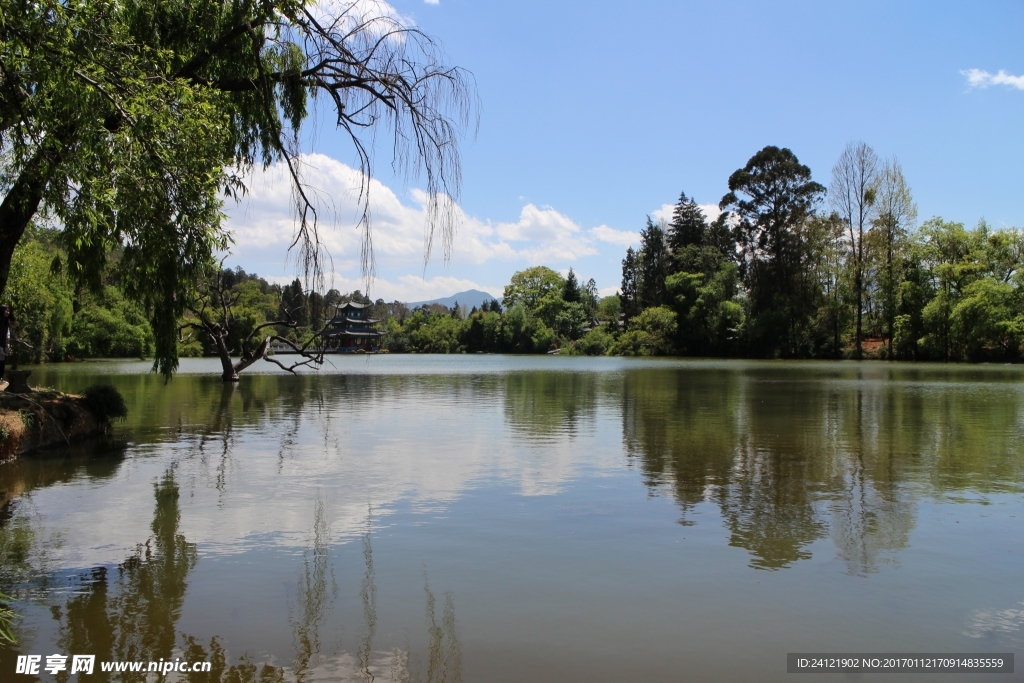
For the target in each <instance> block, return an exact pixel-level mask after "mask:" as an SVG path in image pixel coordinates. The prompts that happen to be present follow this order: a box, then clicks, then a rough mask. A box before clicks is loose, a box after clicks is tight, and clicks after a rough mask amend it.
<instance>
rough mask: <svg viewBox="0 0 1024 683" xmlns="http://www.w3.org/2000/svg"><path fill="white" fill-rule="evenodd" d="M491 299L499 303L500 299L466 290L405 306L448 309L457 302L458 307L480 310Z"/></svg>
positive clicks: (475, 290) (473, 290)
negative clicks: (439, 306) (440, 306)
mask: <svg viewBox="0 0 1024 683" xmlns="http://www.w3.org/2000/svg"><path fill="white" fill-rule="evenodd" d="M491 299H497V300H498V301H501V297H498V296H494V295H493V294H488V293H487V292H482V291H480V290H479V289H467V290H465V291H463V292H456V293H455V294H452V295H451V296H445V297H441V298H438V299H428V300H427V301H411V302H408V303H406V306H408V307H409V308H416V307H417V306H427V305H430V304H440V305H442V306H447V307H448V308H451V307H452V306H454V305H455V303H456V302H458V304H459V306H466V307H467V308H472V307H473V306H476V307H477V308H480V307H481V306H482V305H483V304H484V302H487V301H490V300H491Z"/></svg>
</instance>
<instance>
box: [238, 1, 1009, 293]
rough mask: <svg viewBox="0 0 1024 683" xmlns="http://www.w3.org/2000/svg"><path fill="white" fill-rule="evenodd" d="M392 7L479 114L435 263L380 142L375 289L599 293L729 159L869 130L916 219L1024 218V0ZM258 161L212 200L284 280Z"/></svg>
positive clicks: (342, 223) (344, 241) (351, 264)
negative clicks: (533, 283) (464, 84)
mask: <svg viewBox="0 0 1024 683" xmlns="http://www.w3.org/2000/svg"><path fill="white" fill-rule="evenodd" d="M334 1H335V2H337V1H339V0H334ZM389 8H390V9H389V10H388V11H391V12H394V13H395V14H397V15H400V16H401V17H403V18H404V19H403V20H404V21H406V22H409V23H414V24H415V25H417V26H419V27H420V28H422V29H423V30H424V31H425V32H426V33H428V34H429V35H431V36H433V37H435V38H436V39H437V40H438V41H439V42H440V43H441V45H442V46H443V48H444V50H445V52H446V53H447V55H448V57H449V59H450V61H451V62H452V63H454V64H457V65H459V66H462V67H464V68H465V69H467V70H469V71H471V72H472V73H473V75H474V77H475V79H476V85H477V88H478V91H479V96H480V103H481V106H480V112H479V113H480V128H479V133H478V134H477V136H476V137H475V138H474V137H472V136H470V137H467V138H466V140H465V141H464V144H463V147H462V155H463V178H464V182H463V188H462V196H461V200H460V205H461V207H462V210H463V212H464V215H465V219H464V221H463V223H462V225H461V227H460V229H459V232H458V234H457V236H456V242H455V250H454V253H453V257H452V259H451V261H450V263H448V264H447V265H446V264H445V263H444V261H443V259H442V258H441V257H440V254H439V253H435V255H434V257H433V258H432V259H431V261H430V263H429V264H428V266H427V268H426V270H425V271H424V268H423V251H422V250H423V240H422V230H423V224H422V218H423V213H422V210H421V201H422V191H421V187H422V183H419V184H418V183H416V182H415V181H413V182H411V183H406V182H404V181H403V180H402V179H401V178H395V177H393V176H392V174H391V171H390V166H389V163H390V159H388V158H387V157H386V156H384V155H382V156H380V157H378V159H377V162H376V166H375V171H376V176H375V177H376V180H377V181H379V183H376V184H375V185H374V190H373V194H372V196H373V197H374V209H375V218H376V225H375V233H374V245H375V250H376V257H377V277H376V278H375V280H374V282H373V286H372V289H371V294H372V295H373V296H374V297H378V296H380V297H383V298H385V299H388V300H391V299H394V298H399V299H403V300H418V299H426V298H431V297H435V296H445V295H448V294H452V293H454V292H455V291H458V290H459V289H465V288H469V287H476V288H479V289H484V290H487V291H490V292H492V293H493V294H495V295H499V296H500V294H501V288H502V287H503V286H504V285H505V284H506V283H507V282H508V279H509V277H510V276H511V275H512V273H514V272H515V271H517V270H521V269H523V268H526V267H529V266H532V265H547V266H550V267H552V268H555V269H556V270H561V271H563V272H564V271H566V270H568V268H569V267H570V266H571V267H573V268H574V269H575V270H576V272H577V273H578V274H580V275H581V276H583V277H584V278H589V277H593V278H594V279H595V280H596V281H597V284H598V286H599V288H600V289H601V290H602V291H603V292H605V293H610V292H612V291H614V290H615V289H616V287H617V285H618V281H619V278H620V269H621V266H620V262H621V259H622V257H623V254H624V252H625V249H626V246H627V244H628V243H629V242H630V240H635V238H636V233H637V232H638V231H639V230H640V228H642V227H643V225H644V222H645V220H646V216H647V215H655V216H657V215H659V212H660V211H661V210H662V208H663V206H664V205H666V204H672V203H674V202H675V200H676V199H677V198H678V196H679V193H680V191H684V190H685V191H686V193H687V194H688V195H691V196H693V197H695V198H696V200H697V201H698V202H699V203H702V204H708V205H713V204H717V203H718V201H719V200H720V199H721V197H722V195H723V194H725V192H726V191H727V188H726V181H727V179H728V176H729V174H730V173H732V172H733V171H734V170H736V169H737V168H739V167H741V166H743V165H744V164H745V163H746V161H747V159H748V158H750V156H752V155H753V154H754V153H755V152H756V151H757V150H759V149H761V148H762V147H764V146H765V145H777V146H780V147H789V148H790V149H792V150H793V152H794V153H795V154H796V155H797V156H798V157H799V158H800V160H801V161H802V162H803V163H805V164H807V165H808V166H810V167H811V169H812V171H813V173H814V176H815V178H816V179H817V180H818V181H819V182H821V183H823V184H825V185H828V182H829V178H830V172H831V168H832V165H833V164H834V163H835V161H836V159H837V158H838V157H839V155H840V153H841V152H842V150H843V147H844V146H845V145H846V144H847V143H848V142H850V141H864V142H866V143H868V144H869V145H871V146H872V147H873V148H874V149H875V151H876V152H877V153H878V154H879V156H881V157H891V156H895V157H897V158H898V159H899V160H900V162H901V163H902V165H903V170H904V174H905V175H906V177H907V179H908V181H909V183H910V185H911V188H912V190H913V193H914V197H915V199H916V201H917V204H918V212H919V216H920V218H921V219H922V220H924V219H927V218H930V217H932V216H942V217H943V218H946V219H948V220H956V221H962V222H964V223H967V224H970V225H973V224H974V223H976V222H977V221H978V220H979V219H980V218H985V219H986V220H988V221H989V223H991V224H992V225H995V226H999V227H1002V226H1016V227H1021V226H1024V201H1022V196H1024V195H1022V190H1024V165H1022V158H1024V155H1022V152H1024V126H1022V123H1024V116H1022V114H1024V49H1021V47H1020V31H1021V29H1022V28H1024V3H1020V2H974V3H952V2H928V3H910V2H892V1H890V2H884V3H883V2H856V3H854V2H846V3H838V2H832V3H824V2H766V1H758V2H724V1H718V2H700V3H687V2H654V1H648V2H644V1H642V0H641V1H634V2H632V3H621V2H616V3H611V2H594V1H591V2H557V1H556V2H544V3H541V2H532V1H519V2H515V3H511V2H500V1H499V2H495V1H491V2H480V1H479V0H439V1H437V2H423V1H422V0H392V2H391V5H390V6H389ZM1014 46H1016V47H1014ZM972 70H973V71H972ZM1000 73H1001V75H1000ZM324 118H326V117H324ZM322 120H323V119H322ZM312 137H314V138H315V142H314V143H311V145H310V149H309V151H310V152H315V153H316V154H317V156H312V157H309V159H308V169H309V173H310V177H311V179H312V180H311V182H312V183H313V184H314V185H316V187H317V188H318V189H319V190H320V191H321V192H322V193H323V194H324V196H330V197H331V198H332V199H333V202H334V205H335V206H338V207H342V208H341V209H340V210H339V211H338V214H337V225H336V226H335V227H334V228H333V229H331V230H330V231H329V233H328V235H327V244H328V246H329V248H330V251H331V254H332V256H333V258H334V269H333V271H334V274H333V277H334V285H335V286H336V287H338V288H339V289H342V290H347V289H352V288H354V287H360V288H363V287H364V283H365V281H364V279H363V278H362V277H361V274H360V272H359V268H358V235H357V234H356V231H355V228H354V226H353V225H352V221H351V211H350V210H349V211H347V210H345V208H344V207H345V206H347V205H348V204H346V202H348V203H349V204H350V203H351V202H350V200H349V199H347V196H348V195H349V194H350V191H351V188H352V187H353V186H354V185H355V183H356V182H357V181H358V178H357V177H356V176H354V175H353V174H352V172H351V169H350V168H349V165H353V164H354V161H355V159H354V156H353V153H352V150H351V148H350V146H349V145H348V144H347V140H346V139H345V138H344V137H343V136H340V135H338V134H336V133H335V132H334V131H332V130H330V129H329V128H327V127H325V126H323V125H321V126H320V127H319V128H318V129H317V131H316V135H315V136H312ZM260 175H262V177H256V178H253V179H252V180H251V187H252V193H251V195H250V198H249V199H248V200H246V202H245V203H244V204H243V205H240V206H228V207H226V209H227V211H228V214H229V225H230V226H231V228H232V229H233V230H234V232H235V239H236V245H235V248H234V249H233V255H232V257H231V258H230V259H229V263H231V264H233V265H241V266H243V267H244V268H246V269H247V270H255V271H256V272H259V273H260V274H261V275H265V276H268V277H270V278H272V279H276V280H283V279H286V278H288V277H290V276H293V274H294V267H293V266H292V265H290V264H289V263H288V262H287V260H286V258H285V254H284V250H285V249H286V248H287V244H288V243H289V242H290V237H291V230H292V223H291V221H290V219H289V213H288V211H289V210H288V189H287V183H286V182H285V180H284V178H283V177H282V175H281V174H280V173H279V172H276V171H275V170H274V169H271V171H270V172H269V173H266V174H260Z"/></svg>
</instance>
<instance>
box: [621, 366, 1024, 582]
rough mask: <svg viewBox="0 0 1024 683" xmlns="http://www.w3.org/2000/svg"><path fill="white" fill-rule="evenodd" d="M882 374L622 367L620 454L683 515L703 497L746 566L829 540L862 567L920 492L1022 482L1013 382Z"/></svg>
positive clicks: (900, 530)
mask: <svg viewBox="0 0 1024 683" xmlns="http://www.w3.org/2000/svg"><path fill="white" fill-rule="evenodd" d="M895 379H896V380H897V381H893V378H891V377H889V378H886V380H885V381H868V380H866V378H864V377H863V376H857V375H854V376H852V377H851V376H849V374H847V375H845V376H840V377H834V378H830V381H828V382H824V381H820V382H818V381H808V378H807V377H803V376H800V375H799V374H796V373H792V372H784V371H777V372H775V373H771V372H760V373H743V372H736V371H732V372H730V371H726V370H708V371H700V370H690V371H688V372H657V371H638V372H634V373H631V374H630V375H629V376H628V377H627V379H626V381H625V382H624V386H623V389H622V396H621V401H622V424H623V441H624V446H625V451H626V453H627V455H628V456H629V457H630V458H632V459H635V460H637V461H639V466H640V469H641V472H642V473H643V476H644V481H645V483H646V484H647V485H648V486H649V487H650V488H651V490H652V491H653V492H658V491H662V490H665V489H669V490H671V492H672V494H673V495H674V497H675V499H676V500H677V502H678V504H679V506H680V507H681V509H682V511H683V519H682V523H684V524H690V523H692V520H691V519H690V515H689V512H690V511H691V510H692V508H693V507H694V506H696V505H698V504H700V503H702V502H714V503H715V504H716V505H717V506H718V508H719V510H720V512H721V515H722V517H723V519H724V522H725V524H726V526H727V528H728V529H729V532H730V544H731V545H734V546H737V547H742V548H745V549H746V550H747V551H749V552H750V554H751V560H750V565H751V566H752V567H755V568H759V569H781V568H784V567H787V566H790V565H792V564H793V563H794V562H797V561H799V560H802V559H807V558H809V557H810V555H811V552H810V549H809V546H810V545H811V544H812V543H814V542H815V541H816V540H818V539H821V538H824V537H831V539H832V540H833V542H834V543H835V545H836V547H837V549H838V551H839V556H840V557H841V558H842V559H843V560H844V562H845V563H846V565H847V568H848V571H849V572H851V573H854V574H864V573H868V572H872V571H875V570H876V569H877V568H878V566H879V564H880V563H883V562H886V561H892V560H893V559H894V558H895V552H896V551H898V550H899V549H901V548H904V547H906V545H907V543H908V538H909V534H910V532H911V530H912V529H913V528H914V526H915V518H916V514H917V507H918V503H917V499H918V497H919V496H920V495H922V494H924V493H927V494H931V495H945V494H948V493H953V492H957V491H963V490H969V491H971V492H973V493H989V492H999V491H1006V490H1015V491H1019V490H1020V488H1021V487H1020V482H1021V472H1022V462H1021V457H1020V452H1021V451H1020V448H1021V446H1022V445H1024V444H1022V443H1021V438H1020V431H1019V428H1018V425H1019V424H1020V421H1021V407H1022V406H1021V401H1020V394H1019V392H1018V391H1017V390H1016V389H1015V388H1012V389H1009V390H1002V391H1000V390H998V389H999V387H998V386H997V387H995V388H996V389H997V390H996V391H992V389H993V387H986V388H985V389H986V390H984V391H981V390H979V389H980V388H979V387H976V386H972V385H971V384H969V383H962V384H954V385H953V386H952V387H951V386H949V385H945V384H937V383H931V384H929V383H927V382H917V383H913V384H911V383H906V382H903V381H899V380H900V379H901V378H900V377H899V376H898V375H897V377H896V378H895ZM915 379H916V380H919V379H920V378H919V377H916V376H915Z"/></svg>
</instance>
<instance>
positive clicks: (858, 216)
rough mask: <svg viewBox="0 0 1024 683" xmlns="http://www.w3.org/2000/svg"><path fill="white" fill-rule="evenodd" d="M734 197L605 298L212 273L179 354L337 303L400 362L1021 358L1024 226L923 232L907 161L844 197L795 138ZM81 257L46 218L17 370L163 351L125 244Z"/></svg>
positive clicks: (627, 263) (190, 310)
mask: <svg viewBox="0 0 1024 683" xmlns="http://www.w3.org/2000/svg"><path fill="white" fill-rule="evenodd" d="M728 187H729V192H728V193H727V194H726V195H725V196H724V197H723V199H722V201H721V204H720V207H721V209H722V211H721V213H720V215H718V217H717V218H715V220H713V221H708V220H707V218H706V216H705V215H704V213H703V211H702V210H701V208H700V206H698V205H697V203H696V202H695V201H694V200H693V199H692V198H690V197H688V196H687V195H686V194H685V193H683V194H681V195H680V197H679V200H678V202H677V203H676V205H675V208H674V211H673V213H672V218H671V220H670V221H667V222H655V221H652V220H651V219H649V218H648V220H647V223H646V225H645V227H644V228H643V230H642V231H641V233H640V234H641V241H640V244H639V246H638V247H637V248H636V249H634V248H630V249H628V250H627V252H626V255H625V258H624V259H623V261H622V287H621V291H620V292H619V294H618V295H617V296H611V297H604V298H603V299H602V298H600V297H599V296H598V293H597V286H596V283H595V282H594V280H592V279H591V280H589V281H587V282H582V281H581V280H580V279H579V278H578V277H577V275H576V273H575V271H573V270H572V269H570V270H569V272H568V273H567V275H566V276H563V275H561V274H560V273H558V272H556V271H554V270H552V269H551V268H547V267H545V266H536V267H532V268H527V269H525V270H523V271H520V272H517V273H515V274H514V275H513V276H512V278H511V281H510V282H509V284H508V286H506V287H505V290H504V293H503V297H502V300H501V301H500V302H499V301H498V300H492V301H489V302H487V303H485V304H484V305H483V306H482V307H481V308H479V309H477V308H472V309H468V310H467V308H466V307H465V306H459V305H458V304H456V305H455V306H453V307H451V308H446V307H444V306H440V305H437V304H433V305H429V306H421V307H418V308H416V309H410V308H409V307H408V306H406V305H405V304H403V303H401V302H397V301H395V302H392V303H386V302H385V301H384V300H382V299H378V300H376V301H372V300H370V299H369V298H368V297H366V296H364V295H363V294H362V293H361V292H359V291H356V292H351V293H348V294H343V293H341V292H339V291H338V290H335V289H331V290H329V291H327V292H326V293H324V294H320V293H318V292H312V291H306V290H305V289H304V287H303V283H302V282H301V281H300V280H298V279H296V280H294V281H293V282H291V283H289V284H287V285H283V286H282V285H279V284H273V283H269V282H268V281H266V280H265V279H263V278H261V277H259V276H258V275H256V274H252V273H246V272H245V271H244V270H242V269H240V268H239V269H234V270H231V269H227V268H223V267H220V266H216V265H214V266H210V267H208V268H207V269H206V270H205V271H204V272H203V274H202V276H201V277H200V278H199V280H198V281H197V282H196V283H194V286H193V287H191V289H190V291H189V292H188V294H187V297H186V299H185V300H183V302H182V308H183V311H184V313H183V316H182V317H181V318H179V326H180V330H179V340H178V342H177V344H178V348H177V351H176V353H177V354H178V355H181V356H203V355H220V356H221V358H222V360H224V358H225V357H226V356H227V357H231V356H234V357H241V358H242V359H243V360H244V359H246V358H249V359H250V360H251V361H252V362H255V361H256V360H258V359H259V358H262V356H263V351H265V350H266V348H267V346H268V343H269V337H270V336H271V335H273V336H276V337H277V338H278V339H282V340H287V341H290V342H292V343H294V344H296V345H299V346H301V345H303V344H311V345H313V346H316V345H318V344H320V342H319V341H318V339H317V333H318V331H320V330H322V328H323V326H324V324H325V323H326V321H328V320H329V319H330V318H331V317H332V316H333V315H334V311H335V309H336V306H337V305H338V304H340V303H342V302H344V301H347V300H354V301H358V302H360V303H364V304H368V305H370V306H371V308H370V316H371V317H373V318H376V319H377V320H379V321H380V322H379V324H378V327H379V329H381V330H382V331H384V332H386V334H385V336H384V337H383V339H382V340H381V348H382V350H384V351H388V352H395V353H403V352H411V353H463V352H466V353H476V352H493V353H547V352H552V351H556V350H557V351H558V352H559V353H562V354H570V355H571V354H587V355H604V354H611V355H688V356H723V357H742V356H747V357H786V358H842V357H853V358H858V357H880V358H891V359H907V360H967V361H983V360H994V361H996V360H997V361H1013V360H1018V359H1019V358H1020V355H1021V343H1022V341H1024V289H1022V287H1021V285H1022V278H1024V274H1022V269H1021V264H1022V262H1024V234H1022V232H1021V231H1020V230H1015V229H993V228H991V227H989V226H988V225H987V224H986V223H984V222H981V223H979V224H978V225H977V226H976V227H974V228H973V229H969V228H966V227H964V226H963V225H962V224H960V223H953V222H948V221H945V220H943V219H941V218H932V219H930V220H927V221H925V222H924V223H923V224H921V225H920V226H918V225H917V224H916V217H917V209H916V206H915V205H914V201H913V197H912V194H911V191H910V188H909V185H908V183H907V182H906V179H905V178H904V177H903V173H902V170H901V168H900V166H899V164H898V163H897V162H896V161H895V160H891V161H887V162H879V161H878V159H877V158H876V157H875V155H874V152H873V151H872V150H871V149H870V148H869V147H867V146H866V145H863V144H857V145H851V146H850V147H849V148H848V149H847V151H846V152H844V154H843V156H842V157H841V158H840V160H839V162H837V164H836V167H835V169H833V174H832V180H831V183H830V186H829V188H828V189H827V190H826V188H825V187H824V186H823V185H822V184H819V183H817V182H815V181H814V180H813V179H812V177H811V172H810V169H808V168H807V167H806V166H804V165H802V164H801V163H800V162H799V160H798V159H797V158H796V156H795V155H794V154H793V153H792V152H791V151H790V150H787V149H779V148H776V147H766V148H765V149H763V150H761V151H760V152H758V153H757V154H756V155H754V156H753V157H752V158H751V159H750V161H749V162H748V163H747V164H746V166H744V167H743V168H742V169H739V170H737V171H736V172H735V173H733V174H732V175H731V176H730V178H729V181H728ZM67 258H68V256H67V252H66V250H65V248H64V247H63V246H62V238H61V235H60V234H59V232H58V231H57V230H54V229H48V228H45V227H39V226H37V225H35V224H33V225H31V226H30V227H29V229H28V230H27V233H26V236H25V238H24V239H23V241H22V243H21V244H20V245H19V246H18V248H17V249H16V250H15V252H14V255H13V258H12V263H11V271H10V278H9V282H8V292H9V294H10V298H9V301H10V302H11V303H12V304H13V305H14V309H15V315H16V317H17V323H16V326H15V328H14V329H15V336H16V337H17V338H18V340H19V342H18V343H17V344H16V345H15V352H16V354H17V357H18V359H19V360H21V361H22V362H29V361H38V360H44V359H49V360H63V359H68V358H90V357H139V358H142V357H152V355H154V354H155V352H156V350H155V343H154V333H153V330H152V328H151V327H150V323H149V322H148V321H149V319H150V311H147V310H145V309H144V308H143V307H142V306H141V305H140V304H139V303H137V302H136V301H135V300H134V299H132V298H130V297H128V296H126V294H125V289H126V284H125V283H126V280H128V279H129V278H131V277H132V273H133V272H134V271H133V270H132V269H131V268H130V267H127V268H126V267H125V266H124V263H123V255H122V253H121V252H119V251H118V250H116V249H111V250H109V251H108V252H107V253H106V255H105V256H104V263H105V267H104V269H103V270H102V272H101V273H100V275H99V277H97V278H93V279H89V280H83V279H82V278H80V277H77V276H75V275H74V274H72V273H69V272H68V269H67V267H66V263H67ZM200 323H203V324H200ZM257 332H259V334H258V335H257V334H256V333H257ZM261 345H262V346H261ZM228 364H229V365H230V358H229V362H228ZM235 374H236V375H237V372H236V373H235Z"/></svg>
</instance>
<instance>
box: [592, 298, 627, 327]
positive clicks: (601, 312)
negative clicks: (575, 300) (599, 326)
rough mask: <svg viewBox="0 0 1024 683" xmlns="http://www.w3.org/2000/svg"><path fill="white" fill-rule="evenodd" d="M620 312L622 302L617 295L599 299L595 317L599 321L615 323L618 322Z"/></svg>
mask: <svg viewBox="0 0 1024 683" xmlns="http://www.w3.org/2000/svg"><path fill="white" fill-rule="evenodd" d="M621 311H622V300H621V299H620V298H619V296H618V295H617V294H612V295H611V296H605V297H601V300H600V301H599V302H598V304H597V317H598V318H600V319H601V320H610V321H613V322H615V323H618V321H619V313H620V312H621Z"/></svg>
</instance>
